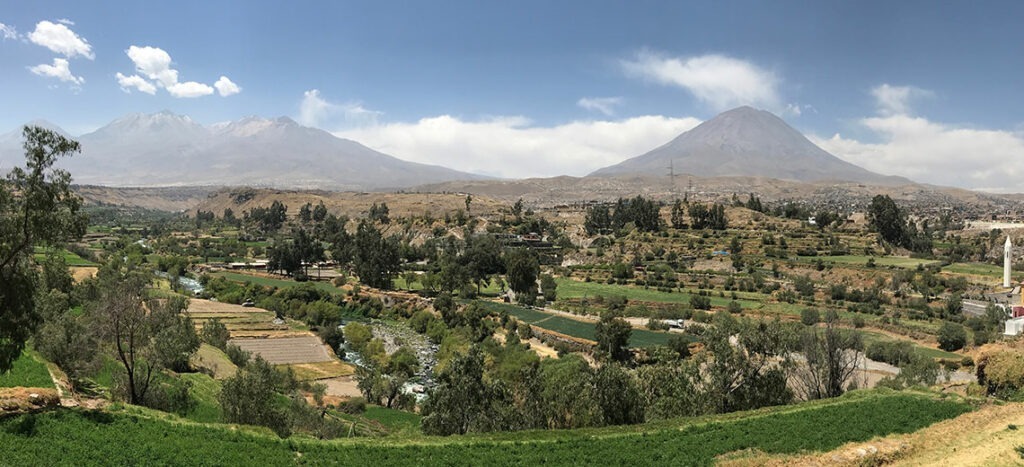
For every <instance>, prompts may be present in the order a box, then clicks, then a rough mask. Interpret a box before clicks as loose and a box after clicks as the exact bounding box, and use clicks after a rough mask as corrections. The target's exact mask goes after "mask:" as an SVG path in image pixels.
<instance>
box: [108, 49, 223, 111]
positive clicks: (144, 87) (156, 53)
mask: <svg viewBox="0 0 1024 467" xmlns="http://www.w3.org/2000/svg"><path fill="white" fill-rule="evenodd" d="M125 54H127V55H128V58H130V59H131V60H132V63H134V64H135V71H136V72H137V73H138V74H136V75H132V76H125V75H123V74H121V73H118V74H117V83H118V85H120V86H121V89H123V90H125V91H127V90H128V88H131V87H134V88H136V89H138V90H139V91H141V92H145V93H148V94H154V93H156V89H157V88H158V87H159V88H164V89H166V90H167V92H168V93H169V94H170V95H171V96H173V97H178V98H190V97H201V96H209V95H210V94H213V87H211V86H210V85H208V84H204V83H200V82H197V81H185V82H178V70H175V69H174V68H171V64H172V63H173V61H172V60H171V55H170V54H169V53H167V52H166V51H165V50H164V49H161V48H159V47H149V46H146V47H139V46H136V45H133V46H130V47H128V50H125ZM140 75H141V76H140ZM214 86H216V88H217V91H218V92H219V93H220V95H221V96H230V95H232V94H238V93H239V92H240V91H241V90H242V88H240V87H238V85H237V84H235V83H233V82H231V80H230V79H228V78H227V77H226V76H221V77H220V79H219V80H217V82H216V83H214Z"/></svg>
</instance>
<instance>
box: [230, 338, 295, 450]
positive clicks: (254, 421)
mask: <svg viewBox="0 0 1024 467" xmlns="http://www.w3.org/2000/svg"><path fill="white" fill-rule="evenodd" d="M278 379H279V376H278V375H277V370H275V369H274V367H273V366H271V365H270V364H269V363H267V362H266V360H263V358H262V357H260V356H258V355H257V356H256V358H254V359H253V360H251V361H249V363H247V364H245V366H243V367H242V368H239V369H238V373H236V374H235V376H232V377H230V378H227V379H225V380H224V383H223V385H222V387H221V391H220V396H219V397H218V399H219V401H220V405H221V407H222V408H223V413H224V421H225V422H228V423H244V424H247V425H261V426H266V427H270V429H272V430H274V432H275V433H277V435H278V436H280V437H282V438H286V437H288V436H289V435H290V434H291V428H290V421H289V417H288V413H287V412H286V411H284V410H282V409H281V408H279V407H278V406H277V404H275V400H274V399H275V393H276V392H277V384H276V382H277V380H278Z"/></svg>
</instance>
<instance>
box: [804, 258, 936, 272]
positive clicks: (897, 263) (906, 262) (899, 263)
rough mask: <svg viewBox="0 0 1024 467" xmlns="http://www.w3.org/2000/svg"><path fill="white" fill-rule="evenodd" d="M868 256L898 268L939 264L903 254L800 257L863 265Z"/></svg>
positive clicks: (807, 260) (876, 262) (884, 264)
mask: <svg viewBox="0 0 1024 467" xmlns="http://www.w3.org/2000/svg"><path fill="white" fill-rule="evenodd" d="M868 258H874V259H875V265H876V266H894V267H898V268H906V269H911V268H916V267H917V266H918V265H919V264H920V265H923V266H931V265H933V264H939V261H936V260H931V259H919V258H907V257H904V256H865V255H842V256H812V257H801V260H803V261H804V262H813V261H816V260H819V259H820V260H822V261H826V262H827V261H831V262H833V263H841V264H852V265H859V266H865V265H867V263H868Z"/></svg>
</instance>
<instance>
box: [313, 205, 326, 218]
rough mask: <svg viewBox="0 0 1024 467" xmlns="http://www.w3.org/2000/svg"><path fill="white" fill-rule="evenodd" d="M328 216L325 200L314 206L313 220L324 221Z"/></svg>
mask: <svg viewBox="0 0 1024 467" xmlns="http://www.w3.org/2000/svg"><path fill="white" fill-rule="evenodd" d="M326 218H327V206H324V202H323V201H320V203H318V204H317V205H316V207H315V208H313V222H316V223H320V222H323V221H324V219H326Z"/></svg>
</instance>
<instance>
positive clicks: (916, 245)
mask: <svg viewBox="0 0 1024 467" xmlns="http://www.w3.org/2000/svg"><path fill="white" fill-rule="evenodd" d="M868 222H869V223H870V225H871V229H872V230H874V231H875V232H878V235H879V236H880V237H882V240H884V241H886V242H888V243H890V244H892V245H896V246H899V247H903V248H906V249H908V250H910V251H913V252H917V253H926V254H931V252H932V238H931V230H930V229H929V228H928V227H927V223H925V225H924V229H923V230H918V227H917V224H916V223H914V222H912V221H908V220H907V218H906V214H905V213H904V212H903V210H902V209H900V207H899V206H898V205H896V202H895V201H893V200H892V198H890V197H889V195H875V197H874V198H872V199H871V204H870V205H869V206H868Z"/></svg>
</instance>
